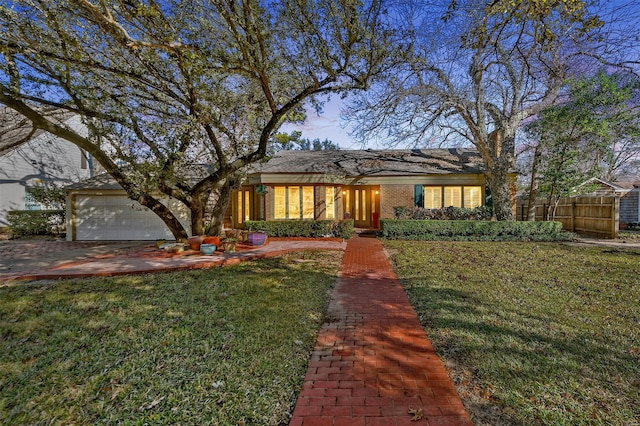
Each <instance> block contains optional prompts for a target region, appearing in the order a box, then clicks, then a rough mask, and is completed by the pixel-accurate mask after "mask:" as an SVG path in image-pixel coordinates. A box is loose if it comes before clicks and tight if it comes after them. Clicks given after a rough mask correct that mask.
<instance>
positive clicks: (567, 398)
mask: <svg viewBox="0 0 640 426" xmlns="http://www.w3.org/2000/svg"><path fill="white" fill-rule="evenodd" d="M384 244H385V248H386V249H387V250H388V251H389V252H392V253H395V254H394V255H393V262H394V265H395V266H394V267H395V270H396V273H397V274H398V276H399V278H400V279H401V281H402V283H403V285H404V286H405V288H406V291H407V293H408V295H409V298H410V300H411V302H412V304H413V305H414V307H415V309H416V311H417V313H418V316H419V318H420V320H421V322H422V324H423V325H424V327H425V329H426V331H427V334H428V335H429V337H430V338H431V339H432V341H433V343H434V345H435V347H436V351H437V352H438V354H439V355H440V356H441V357H442V358H443V360H444V361H445V363H446V364H447V366H448V368H449V369H450V372H451V375H452V378H453V381H454V383H455V384H456V387H457V388H458V391H459V393H460V395H461V397H462V398H463V401H464V403H465V405H466V407H467V409H468V410H469V411H470V413H471V415H472V417H473V419H474V424H476V425H484V424H487V425H500V424H504V425H513V424H518V425H519V424H522V425H529V424H545V425H560V424H565V425H569V424H571V425H578V424H585V425H586V424H593V425H604V424H607V425H632V424H638V419H640V405H638V401H640V311H639V310H638V306H640V281H639V277H640V251H638V250H635V251H633V250H621V249H612V248H610V247H609V248H607V247H578V246H574V245H570V244H561V243H506V242H505V243H490V242H424V241H385V243H384Z"/></svg>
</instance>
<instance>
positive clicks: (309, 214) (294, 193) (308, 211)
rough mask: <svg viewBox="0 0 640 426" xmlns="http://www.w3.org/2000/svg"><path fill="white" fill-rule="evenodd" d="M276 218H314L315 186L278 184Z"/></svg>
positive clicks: (274, 213)
mask: <svg viewBox="0 0 640 426" xmlns="http://www.w3.org/2000/svg"><path fill="white" fill-rule="evenodd" d="M273 192H274V195H273V205H274V208H273V217H274V219H313V218H314V215H313V213H314V208H313V207H314V206H313V186H276V187H275V188H274V191H273Z"/></svg>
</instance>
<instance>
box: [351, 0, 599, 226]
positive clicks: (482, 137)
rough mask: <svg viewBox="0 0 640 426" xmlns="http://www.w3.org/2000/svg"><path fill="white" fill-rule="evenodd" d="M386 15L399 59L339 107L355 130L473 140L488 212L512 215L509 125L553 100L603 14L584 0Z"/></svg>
mask: <svg viewBox="0 0 640 426" xmlns="http://www.w3.org/2000/svg"><path fill="white" fill-rule="evenodd" d="M443 3H444V4H443ZM394 16H396V17H397V18H398V20H399V23H398V26H399V27H400V28H402V31H403V35H404V40H405V43H404V44H403V48H402V55H401V57H400V58H398V64H399V65H398V66H397V67H396V68H395V69H394V70H393V72H390V73H388V74H386V75H385V76H384V79H381V80H379V83H378V84H377V85H375V86H373V87H372V94H367V95H366V96H360V97H358V98H357V99H356V101H355V102H354V103H353V104H352V105H351V106H350V109H349V110H348V112H347V114H346V115H347V116H348V117H350V118H353V119H356V120H357V122H358V123H359V124H358V128H357V132H358V134H359V135H360V136H361V137H362V138H370V137H372V136H375V135H377V136H378V139H382V140H385V141H389V140H391V141H394V142H396V143H398V142H400V143H407V142H413V143H415V144H445V143H450V142H451V141H454V140H458V141H460V140H462V141H466V143H470V144H472V145H473V146H475V147H476V148H477V149H478V151H479V153H480V155H481V156H482V159H483V161H484V165H485V176H486V179H487V183H488V186H489V189H490V191H491V196H492V200H493V209H494V215H495V217H496V218H497V219H498V220H510V219H513V217H514V216H513V211H512V200H511V194H510V188H509V180H508V175H509V173H511V172H513V171H515V144H516V130H517V129H518V127H519V126H520V125H521V124H522V123H523V121H525V120H526V119H528V118H529V117H532V116H535V115H536V114H537V113H539V112H540V111H541V110H542V109H544V108H545V107H546V106H548V105H550V104H552V103H553V102H554V101H555V99H556V97H557V95H558V92H559V89H560V87H561V86H562V83H563V81H564V80H565V78H566V76H567V73H568V71H569V70H570V69H572V68H575V62H574V63H572V62H571V61H574V60H575V58H576V57H577V55H578V54H579V53H580V52H581V51H583V50H584V49H585V48H588V47H589V46H590V43H592V38H591V37H592V36H593V33H594V31H595V30H597V29H598V28H599V27H600V26H601V21H600V20H599V19H598V18H597V17H596V16H593V15H592V14H591V12H590V9H589V8H588V7H587V2H586V1H582V0H562V1H561V0H515V1H509V2H506V1H493V0H452V1H450V2H448V4H447V3H445V2H434V3H431V2H423V3H417V2H416V3H413V4H403V5H402V6H401V7H400V8H399V9H398V10H397V11H396V12H395V13H394ZM587 50H588V49H587Z"/></svg>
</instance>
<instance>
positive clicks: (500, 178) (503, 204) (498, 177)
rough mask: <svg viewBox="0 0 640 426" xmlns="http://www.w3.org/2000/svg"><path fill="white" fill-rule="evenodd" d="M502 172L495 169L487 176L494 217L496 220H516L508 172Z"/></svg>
mask: <svg viewBox="0 0 640 426" xmlns="http://www.w3.org/2000/svg"><path fill="white" fill-rule="evenodd" d="M500 172H501V170H496V169H494V170H492V173H490V174H486V175H485V176H486V178H487V183H488V184H489V189H490V190H491V200H492V202H493V215H494V217H495V218H496V220H514V217H513V205H512V204H513V203H512V201H511V190H510V187H509V180H508V176H507V173H506V172H504V173H500Z"/></svg>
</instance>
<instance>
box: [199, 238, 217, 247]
mask: <svg viewBox="0 0 640 426" xmlns="http://www.w3.org/2000/svg"><path fill="white" fill-rule="evenodd" d="M202 244H215V245H216V246H217V247H220V237H212V236H207V237H204V241H202Z"/></svg>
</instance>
